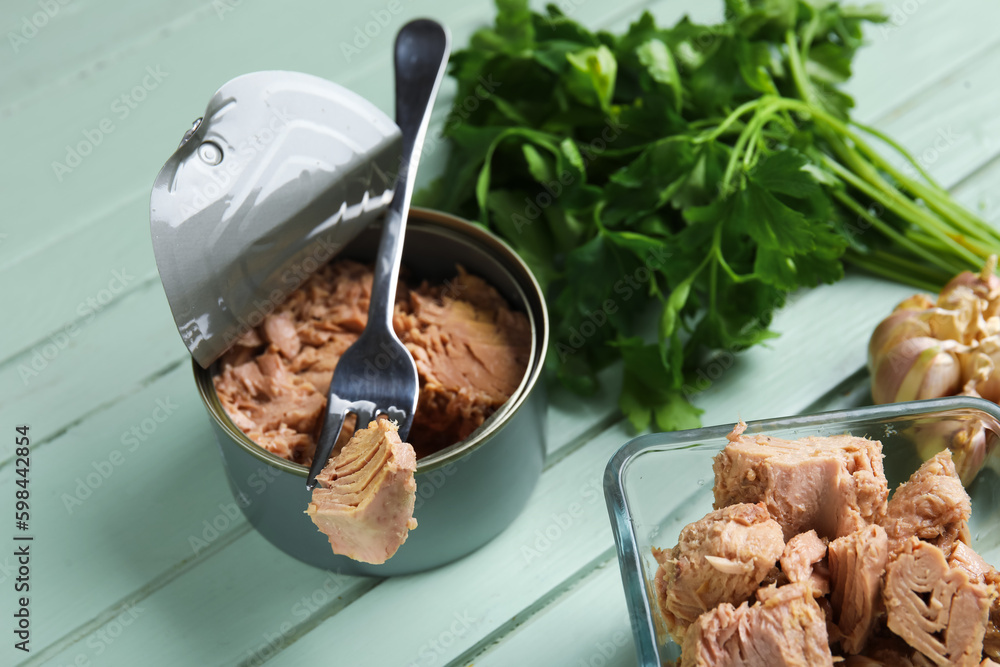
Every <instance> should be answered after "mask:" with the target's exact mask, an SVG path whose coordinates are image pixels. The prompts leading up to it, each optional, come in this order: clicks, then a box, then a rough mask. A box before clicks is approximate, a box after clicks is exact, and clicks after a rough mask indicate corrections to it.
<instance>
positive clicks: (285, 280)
mask: <svg viewBox="0 0 1000 667" xmlns="http://www.w3.org/2000/svg"><path fill="white" fill-rule="evenodd" d="M399 160H400V133H399V128H398V127H397V126H396V124H395V123H394V122H393V121H392V119H390V118H389V117H388V116H387V115H385V114H384V113H383V112H382V111H380V110H379V109H378V108H377V107H376V106H375V105H373V104H372V103H370V102H368V101H367V100H365V99H364V98H362V97H361V96H359V95H357V94H356V93H353V92H351V91H350V90H347V89H346V88H343V87H342V86H338V85H337V84H334V83H332V82H330V81H327V80H325V79H321V78H318V77H314V76H310V75H307V74H301V73H297V72H277V71H275V72H255V73H252V74H245V75H243V76H240V77H237V78H235V79H233V80H231V81H229V82H227V83H226V84H225V85H223V86H222V87H221V88H220V89H219V90H218V91H217V92H216V93H215V95H213V96H212V99H211V101H210V102H209V104H208V108H207V109H206V111H205V115H204V118H203V119H199V120H198V121H196V122H195V124H194V127H192V128H191V129H190V130H188V132H187V133H186V134H185V135H184V138H183V140H182V141H181V145H180V146H179V147H178V149H177V150H176V151H175V152H174V154H173V155H172V156H171V157H170V159H168V160H167V162H166V164H165V165H164V166H163V168H162V169H161V170H160V173H159V174H158V175H157V177H156V181H155V183H154V185H153V192H152V196H151V197H150V209H149V210H150V214H149V219H150V231H151V234H152V239H153V252H154V254H155V256H156V265H157V268H158V269H159V272H160V279H161V281H162V282H163V288H164V291H165V292H166V295H167V301H168V302H169V304H170V309H171V311H172V312H173V315H174V321H175V323H176V324H177V329H178V331H179V332H180V334H181V338H182V339H183V340H184V343H185V345H187V348H188V350H189V351H190V352H191V355H192V357H194V359H195V361H197V362H198V364H199V365H201V366H202V367H203V368H207V367H208V366H209V365H210V364H211V363H212V362H213V361H215V360H216V359H217V358H218V357H219V356H220V355H221V354H222V353H223V352H225V350H226V349H228V348H229V347H230V346H231V345H232V344H233V343H234V342H235V341H236V339H238V338H239V337H240V336H241V335H243V334H244V333H246V332H247V331H248V330H249V329H251V328H253V327H255V326H257V325H259V324H260V323H261V322H262V321H263V319H264V317H265V316H266V315H267V314H268V313H270V312H271V311H272V310H273V309H274V308H275V306H277V305H278V304H279V303H281V302H282V301H283V300H284V299H285V298H286V297H287V296H288V294H289V293H290V292H292V291H293V290H295V289H296V288H297V287H298V286H299V285H301V284H302V282H303V281H305V279H306V278H308V277H309V275H310V274H312V273H313V272H314V271H315V270H316V269H318V268H319V267H320V266H322V265H323V264H325V263H326V262H327V261H329V259H330V258H331V257H332V256H333V255H335V254H336V253H338V252H339V251H340V249H341V248H342V247H343V246H344V245H345V244H346V243H347V242H348V241H350V240H351V239H352V238H354V236H355V235H356V234H357V233H358V232H360V231H361V230H362V229H363V228H364V227H365V226H366V225H367V224H368V223H369V222H371V221H372V220H373V219H375V218H377V217H378V216H380V215H381V214H382V213H383V211H384V210H385V209H386V208H387V207H388V205H389V203H390V202H391V200H392V188H393V187H394V185H395V174H396V172H397V170H398V167H399Z"/></svg>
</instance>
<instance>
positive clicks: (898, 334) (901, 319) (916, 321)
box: [868, 305, 933, 368]
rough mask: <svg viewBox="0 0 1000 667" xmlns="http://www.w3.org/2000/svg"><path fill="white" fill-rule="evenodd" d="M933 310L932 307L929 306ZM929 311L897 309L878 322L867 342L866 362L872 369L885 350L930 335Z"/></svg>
mask: <svg viewBox="0 0 1000 667" xmlns="http://www.w3.org/2000/svg"><path fill="white" fill-rule="evenodd" d="M931 307H932V308H933V305H932V306H931ZM929 312H930V311H928V310H926V309H922V310H908V309H904V310H900V309H899V308H898V307H897V309H896V310H894V311H893V312H892V314H890V315H889V316H888V317H887V318H885V319H884V320H882V321H881V322H879V325H878V326H877V327H875V331H873V332H872V337H871V339H870V340H869V341H868V362H869V365H870V366H871V367H872V368H874V361H875V360H877V359H878V358H879V357H881V355H883V354H885V352H886V350H888V349H890V348H892V347H895V346H896V345H897V344H898V343H900V342H901V341H904V340H906V339H907V338H918V337H926V336H930V335H931V327H930V324H929V323H928V322H927V314H928V313H929Z"/></svg>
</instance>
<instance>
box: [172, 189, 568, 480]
mask: <svg viewBox="0 0 1000 667" xmlns="http://www.w3.org/2000/svg"><path fill="white" fill-rule="evenodd" d="M409 217H410V219H411V220H412V221H415V222H416V221H419V222H420V223H430V224H431V225H432V226H439V227H443V228H445V229H447V230H450V231H452V232H455V233H457V234H458V235H459V236H462V237H465V238H466V239H468V240H470V241H472V242H473V243H476V244H477V245H479V246H480V248H481V249H483V250H486V251H492V252H488V254H489V255H490V256H491V257H492V259H494V260H495V261H496V263H497V265H498V266H499V267H500V268H501V269H503V270H504V271H505V272H506V273H507V274H508V275H509V276H510V277H511V279H512V280H513V282H514V283H515V284H516V285H517V286H518V288H519V289H520V291H521V292H522V294H523V296H524V298H525V304H524V305H525V309H526V310H527V313H526V315H527V316H528V320H529V323H530V325H531V333H532V348H533V350H532V357H531V360H530V361H529V364H528V368H527V369H526V370H525V373H524V377H523V378H522V380H521V384H520V385H519V386H518V388H517V389H516V390H515V392H514V394H513V395H511V397H510V398H508V399H507V400H506V401H505V402H504V404H503V405H501V406H500V408H499V409H498V410H497V412H496V413H494V415H497V413H500V414H499V416H498V417H497V419H496V420H495V421H494V422H493V423H492V424H491V425H490V426H489V427H488V428H486V429H483V430H482V431H481V432H479V433H474V434H473V436H472V437H470V438H467V439H466V440H462V441H460V442H458V443H455V444H453V445H450V446H448V447H445V448H444V449H442V450H440V451H437V452H434V453H433V454H430V455H429V456H426V457H424V458H422V459H420V460H418V461H417V470H416V474H418V475H419V474H421V473H425V472H430V471H432V470H436V469H438V468H441V467H443V466H446V465H448V464H450V463H454V462H455V461H457V460H458V459H461V458H463V457H464V456H466V455H468V454H471V453H472V452H474V451H475V450H477V449H479V448H480V447H482V446H483V445H485V444H486V443H487V442H489V441H490V440H492V439H493V437H494V436H496V435H497V433H499V431H500V429H501V427H502V426H503V425H504V424H505V423H507V422H508V421H510V420H511V419H512V418H513V416H514V415H515V414H516V413H517V412H518V411H519V410H520V409H521V407H522V406H523V405H524V403H525V401H526V400H527V398H528V396H529V394H530V393H531V391H532V390H533V389H534V387H535V385H536V384H537V383H538V381H539V379H540V376H541V373H542V370H543V368H544V366H545V356H546V354H547V352H548V333H549V319H548V317H549V316H548V309H547V307H546V304H545V296H544V294H543V293H542V288H541V286H540V285H539V284H538V281H537V280H536V279H535V276H534V274H533V273H532V272H531V270H530V269H529V268H528V265H527V264H525V262H524V260H522V259H521V257H520V256H518V254H517V253H516V252H514V250H513V248H511V247H510V245H508V244H507V243H506V242H505V241H503V240H502V239H500V238H499V237H497V236H495V235H494V234H492V233H491V232H489V231H487V230H486V229H485V228H484V227H482V226H481V225H477V224H474V223H471V222H469V221H467V220H464V219H462V218H459V217H457V216H454V215H451V214H449V213H444V212H442V211H436V210H432V209H427V208H421V207H411V208H410V215H409ZM513 269H516V272H515V271H514V270H513ZM518 274H520V275H518ZM191 363H192V367H193V369H194V377H195V385H196V386H197V388H198V393H199V394H200V395H201V399H202V401H203V402H204V403H205V406H206V407H207V408H208V412H209V413H210V414H211V416H212V419H214V420H215V422H216V424H217V425H218V426H219V427H220V428H222V430H223V431H224V432H225V433H226V434H227V435H229V436H230V437H231V438H232V439H233V440H234V441H235V442H236V443H237V444H238V445H239V446H240V447H241V448H242V449H243V450H244V451H246V452H247V453H248V454H250V455H252V456H254V457H255V458H257V459H259V460H260V461H262V462H264V463H266V464H268V465H270V466H273V467H275V468H279V469H281V470H284V471H285V472H288V473H291V474H293V475H298V476H299V477H302V478H303V479H304V478H305V477H306V476H307V475H308V473H309V468H308V467H306V466H304V465H301V464H299V463H294V462H292V461H289V460H288V459H284V458H282V457H280V456H278V455H277V454H273V453H271V452H269V451H268V450H266V449H264V448H263V447H261V446H260V445H258V444H257V443H255V442H254V441H253V440H251V439H250V438H249V437H248V436H247V435H246V434H245V433H244V432H243V431H241V430H240V429H239V428H238V427H237V426H236V425H235V424H234V423H233V421H232V420H231V419H230V418H229V414H228V413H227V412H226V411H225V408H223V406H222V403H221V402H220V401H219V397H218V394H217V393H216V392H215V385H214V383H213V382H212V376H213V375H214V374H215V370H216V367H217V364H212V365H211V366H210V367H209V368H207V369H205V368H202V367H201V366H200V365H199V364H198V362H197V361H195V360H194V359H192V360H191Z"/></svg>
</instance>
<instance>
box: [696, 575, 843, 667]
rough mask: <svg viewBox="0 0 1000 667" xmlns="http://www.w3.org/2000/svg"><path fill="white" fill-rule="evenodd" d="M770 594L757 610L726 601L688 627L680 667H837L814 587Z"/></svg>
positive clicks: (784, 588) (770, 590)
mask: <svg viewBox="0 0 1000 667" xmlns="http://www.w3.org/2000/svg"><path fill="white" fill-rule="evenodd" d="M761 590H762V592H764V591H766V594H765V596H764V597H765V598H766V599H765V600H762V601H759V602H757V603H756V604H754V605H753V606H750V605H749V604H748V603H746V602H744V603H743V604H741V605H740V606H738V607H734V606H733V605H731V604H729V603H722V604H720V605H719V606H718V607H716V608H715V609H713V610H711V611H708V612H705V613H704V614H702V615H701V616H699V617H698V619H697V620H696V621H695V622H694V623H693V624H692V625H691V627H690V628H688V631H687V634H686V635H685V637H684V644H683V651H682V657H681V662H680V667H793V666H794V667H816V666H823V665H833V656H832V654H831V653H830V644H829V639H828V637H827V634H826V621H825V619H824V618H823V612H822V610H821V609H820V607H819V605H818V604H817V602H816V600H815V598H813V595H812V589H811V587H810V586H809V585H808V584H804V583H792V584H787V585H785V586H780V587H778V588H768V589H761Z"/></svg>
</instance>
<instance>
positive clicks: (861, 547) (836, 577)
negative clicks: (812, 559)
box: [829, 526, 889, 653]
mask: <svg viewBox="0 0 1000 667" xmlns="http://www.w3.org/2000/svg"><path fill="white" fill-rule="evenodd" d="M888 557H889V540H888V537H887V536H886V534H885V529H883V528H882V527H881V526H869V527H867V528H864V529H862V530H859V531H855V532H853V533H851V534H850V535H845V536H844V537H838V538H837V539H835V540H834V541H833V542H830V547H829V563H830V584H831V588H832V591H831V594H830V604H831V606H832V607H833V620H834V622H835V623H836V625H837V629H838V630H839V634H840V644H841V647H842V648H843V649H844V651H845V652H846V653H860V652H861V650H862V649H863V648H864V646H865V643H866V642H867V641H868V637H870V636H871V632H872V628H873V627H874V625H875V620H876V618H877V616H878V612H879V609H880V606H881V599H880V596H879V592H880V591H881V589H882V574H883V573H884V572H885V565H886V561H887V560H888Z"/></svg>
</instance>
